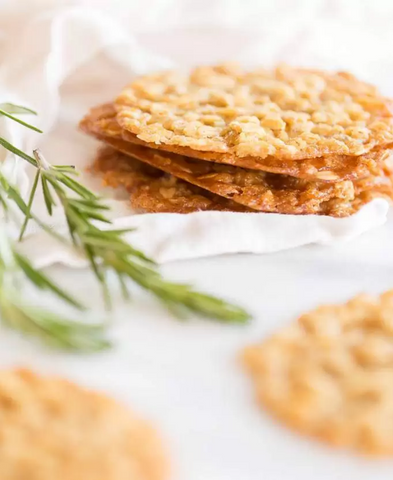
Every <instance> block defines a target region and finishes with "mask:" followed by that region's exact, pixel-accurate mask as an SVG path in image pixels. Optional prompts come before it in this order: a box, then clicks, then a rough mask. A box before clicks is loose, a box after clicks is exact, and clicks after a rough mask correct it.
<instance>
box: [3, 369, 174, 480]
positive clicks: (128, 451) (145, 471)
mask: <svg viewBox="0 0 393 480" xmlns="http://www.w3.org/2000/svg"><path fill="white" fill-rule="evenodd" d="M0 478H1V480H164V479H167V478H168V476H167V462H166V459H165V455H164V453H163V448H162V445H161V442H160V441H159V439H158V438H157V436H156V434H155V432H154V431H153V430H152V429H151V427H150V426H149V425H147V424H146V423H145V422H144V421H141V420H140V419H139V418H137V417H135V416H134V415H133V413H132V412H129V411H128V410H127V409H126V408H124V407H123V406H121V405H119V404H117V403H116V402H115V401H114V400H112V399H110V398H107V397H105V396H103V395H101V394H98V393H94V392H91V391H88V390H85V389H82V388H80V387H78V386H76V385H74V384H72V383H70V382H68V381H66V380H63V379H60V378H53V377H40V376H38V375H35V374H34V373H32V372H30V371H27V370H13V371H2V372H0Z"/></svg>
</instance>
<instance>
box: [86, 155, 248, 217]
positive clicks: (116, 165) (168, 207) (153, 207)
mask: <svg viewBox="0 0 393 480" xmlns="http://www.w3.org/2000/svg"><path fill="white" fill-rule="evenodd" d="M92 170H93V171H94V172H96V173H99V174H100V175H101V176H102V177H103V181H104V185H107V186H110V187H113V188H116V187H120V186H121V187H124V188H125V189H126V190H127V191H128V192H129V194H130V202H131V205H132V206H133V207H134V208H135V209H136V210H138V211H140V212H141V213H142V212H148V213H192V212H196V211H206V210H216V211H222V212H252V211H253V210H252V209H248V208H247V207H244V206H243V205H240V204H238V203H236V202H233V201H231V200H228V199H226V198H224V197H220V196H218V195H215V194H214V193H210V192H208V191H207V190H203V189H202V188H199V187H197V186H195V185H191V184H189V183H187V182H184V181H183V180H179V179H178V178H175V177H173V176H172V175H168V174H166V173H164V172H162V171H161V170H158V169H157V168H153V167H151V166H149V165H146V164H145V163H143V162H140V161H139V160H136V159H135V158H131V157H128V156H126V155H123V154H122V153H120V152H119V151H117V150H114V149H113V148H111V147H103V148H102V149H101V150H99V152H98V154H97V157H96V159H95V161H94V163H93V166H92Z"/></svg>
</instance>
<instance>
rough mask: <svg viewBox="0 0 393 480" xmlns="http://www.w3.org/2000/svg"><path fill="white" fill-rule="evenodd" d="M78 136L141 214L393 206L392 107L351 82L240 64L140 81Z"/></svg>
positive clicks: (346, 211) (88, 120)
mask: <svg viewBox="0 0 393 480" xmlns="http://www.w3.org/2000/svg"><path fill="white" fill-rule="evenodd" d="M80 126H81V128H82V129H83V130H84V131H85V132H87V133H88V134H90V135H92V136H94V137H96V138H98V139H99V140H102V141H103V142H104V144H105V145H106V146H105V147H104V148H103V149H102V150H101V151H100V153H99V155H98V157H97V159H96V160H95V163H94V167H93V168H94V170H95V171H97V172H100V173H101V174H102V175H103V177H104V181H105V183H106V184H107V185H110V186H113V187H117V186H120V185H122V186H124V187H125V188H126V189H127V190H128V191H129V192H130V197H131V203H132V205H133V207H135V208H137V209H139V210H142V211H145V212H177V213H189V212H194V211H199V210H223V211H238V212H272V213H281V214H318V215H329V216H335V217H344V216H348V215H352V214H353V213H355V212H356V211H357V210H359V208H360V207H361V206H363V205H364V204H366V203H368V202H370V201H371V200H372V199H374V198H377V197H385V198H392V197H393V182H392V179H393V175H392V171H393V163H392V160H391V159H390V153H391V151H392V149H393V108H392V101H391V100H390V99H388V98H385V97H383V96H382V95H381V94H380V93H379V91H378V90H377V89H376V88H375V87H374V86H372V85H369V84H367V83H364V82H362V81H360V80H358V79H356V78H355V77H354V76H352V75H350V74H348V73H343V72H339V73H328V72H322V71H316V70H306V69H299V68H291V67H288V66H280V67H277V68H275V69H272V70H265V69H256V70H250V71H246V70H244V69H242V68H240V67H238V66H236V65H218V66H209V67H198V68H196V69H194V70H193V71H191V72H190V73H184V72H173V71H165V72H162V73H158V74H153V75H147V76H143V77H140V78H137V79H136V80H134V81H133V82H132V83H131V84H130V85H128V86H127V87H126V88H125V89H124V90H123V91H122V92H121V93H120V95H119V96H118V98H117V99H116V100H115V101H114V102H113V103H110V104H105V105H100V106H98V107H95V108H93V109H92V110H91V111H90V112H89V114H88V115H87V116H86V117H85V118H84V119H83V120H82V121H81V124H80Z"/></svg>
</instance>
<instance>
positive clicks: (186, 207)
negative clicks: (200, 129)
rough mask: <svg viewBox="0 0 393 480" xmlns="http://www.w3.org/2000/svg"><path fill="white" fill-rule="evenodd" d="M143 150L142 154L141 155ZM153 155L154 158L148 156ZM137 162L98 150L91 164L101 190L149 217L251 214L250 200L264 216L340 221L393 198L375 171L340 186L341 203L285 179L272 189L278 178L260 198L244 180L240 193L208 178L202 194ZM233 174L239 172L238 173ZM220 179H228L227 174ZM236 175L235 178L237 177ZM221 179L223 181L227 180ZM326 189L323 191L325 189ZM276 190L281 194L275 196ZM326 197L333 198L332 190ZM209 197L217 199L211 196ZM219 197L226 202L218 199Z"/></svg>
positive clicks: (387, 180) (386, 172) (384, 177)
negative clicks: (117, 193) (117, 191)
mask: <svg viewBox="0 0 393 480" xmlns="http://www.w3.org/2000/svg"><path fill="white" fill-rule="evenodd" d="M106 142H107V143H108V144H109V145H111V146H113V147H115V148H116V149H118V150H119V151H127V147H128V144H127V146H126V148H125V149H123V148H122V147H121V145H120V146H119V145H118V143H119V141H118V140H111V139H109V138H107V139H106ZM120 143H122V142H120ZM123 143H124V142H123ZM132 148H135V146H132ZM140 148H142V147H140ZM145 150H146V149H145V148H143V151H145ZM148 150H149V149H148ZM149 152H151V150H149ZM155 155H156V154H155V153H154V154H153V156H155ZM138 158H140V159H142V158H143V159H144V161H143V163H142V162H140V161H138V160H137V159H136V157H135V156H134V157H130V156H128V155H127V156H126V155H122V154H121V153H115V151H114V150H113V149H111V148H110V147H109V148H104V149H103V150H101V152H100V153H99V155H98V157H97V159H96V161H95V163H94V170H95V171H97V172H99V173H101V174H103V177H104V182H105V183H106V184H107V185H110V186H112V187H115V188H116V187H117V186H120V185H121V186H125V187H126V188H127V190H128V191H129V192H130V193H131V203H132V205H133V206H134V207H135V208H143V209H144V210H146V211H150V212H159V211H160V212H165V211H166V212H177V213H190V212H193V211H197V210H227V211H228V210H229V211H256V210H255V209H254V208H250V207H252V205H251V204H252V203H253V202H252V201H250V199H252V198H255V202H258V204H259V205H260V204H261V202H262V201H264V206H265V208H266V210H265V211H270V212H277V213H290V214H298V213H318V214H322V215H331V216H335V217H345V216H348V215H352V214H353V213H355V212H357V211H358V210H359V209H360V208H361V207H362V206H363V205H365V204H366V203H368V202H370V201H371V200H373V199H374V198H377V197H385V198H389V199H391V198H392V197H393V185H392V175H391V171H390V169H388V168H387V167H386V169H382V168H381V169H380V172H379V176H374V177H368V178H366V179H363V180H358V181H357V182H354V184H352V182H346V183H349V184H350V186H349V187H348V192H349V195H346V196H345V193H346V192H345V190H342V192H343V193H342V196H341V197H340V196H339V194H338V195H336V196H335V195H334V194H332V195H331V196H330V197H329V196H328V194H329V191H328V192H327V195H326V196H325V198H327V200H325V201H323V194H324V193H323V190H322V191H321V192H318V190H316V188H313V187H312V185H311V186H310V187H308V189H307V188H304V189H303V190H300V189H298V185H296V186H295V184H296V183H299V182H300V181H299V180H297V179H295V178H291V177H287V178H286V182H287V183H286V184H285V183H284V180H283V179H280V178H278V179H277V184H275V181H276V179H275V178H274V177H280V176H279V175H271V177H272V178H271V179H270V182H271V185H270V190H268V192H262V194H261V193H260V189H261V186H260V185H256V187H255V191H254V185H253V184H252V182H248V181H247V178H246V179H245V180H244V182H243V183H244V185H245V187H242V183H241V182H240V180H239V179H238V178H237V176H235V177H234V178H233V181H235V180H236V181H237V182H238V183H237V184H236V185H231V184H230V182H229V181H227V182H226V183H225V182H223V180H220V179H215V178H212V177H210V178H209V177H208V178H203V179H202V180H201V181H200V182H198V185H200V186H201V187H203V189H202V188H198V186H195V185H193V184H190V183H188V182H186V181H182V180H179V179H178V178H175V177H174V176H173V175H168V174H164V173H163V172H160V171H159V170H157V169H156V168H154V167H153V166H152V165H156V164H155V163H154V162H151V165H146V164H145V162H146V158H145V157H143V156H141V157H139V156H138ZM149 163H150V162H149ZM160 168H162V166H160ZM165 170H166V171H170V169H168V168H165ZM238 170H240V171H241V169H238ZM177 173H179V172H177ZM184 173H185V174H184V175H181V176H182V178H183V179H186V180H190V181H192V182H193V183H196V181H198V180H195V178H194V177H193V176H192V173H190V170H186V171H185V172H184ZM226 175H227V176H228V175H229V174H226ZM236 175H241V172H239V173H238V174H236ZM177 176H180V175H177ZM202 176H203V175H202ZM225 178H226V180H228V179H227V177H225ZM225 178H224V180H225ZM305 183H306V182H305ZM310 183H311V182H310ZM326 186H329V185H328V184H327V185H325V187H326ZM136 187H140V188H136ZM242 188H244V191H245V192H246V193H241V192H240V193H237V194H234V195H230V194H229V192H230V191H231V189H232V192H236V191H238V190H241V189H242ZM278 188H280V189H281V190H278ZM286 188H287V189H288V193H287V194H286V193H285V189H286ZM340 188H342V187H340V186H338V188H337V192H340ZM206 189H207V190H206ZM275 189H276V190H275ZM209 190H211V191H209ZM331 191H332V192H334V190H331ZM212 192H215V193H218V192H221V193H220V194H217V195H215V194H214V193H212ZM224 194H225V195H226V196H227V197H228V199H226V198H223V197H222V196H219V195H224ZM259 195H265V197H264V198H259ZM232 199H233V200H232ZM246 199H248V201H249V203H250V205H248V206H246V205H243V204H242V202H244V203H247V202H246ZM317 207H318V209H317ZM269 209H270V210H269Z"/></svg>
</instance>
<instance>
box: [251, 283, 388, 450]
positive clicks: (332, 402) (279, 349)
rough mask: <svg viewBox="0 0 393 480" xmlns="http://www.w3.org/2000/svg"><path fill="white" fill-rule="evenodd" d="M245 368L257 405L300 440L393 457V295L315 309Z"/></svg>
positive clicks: (254, 349) (263, 346) (255, 352)
mask: <svg viewBox="0 0 393 480" xmlns="http://www.w3.org/2000/svg"><path fill="white" fill-rule="evenodd" d="M243 361H244V364H245V366H246V368H247V369H248V370H249V372H250V373H251V376H252V378H253V380H254V383H255V387H256V393H257V398H258V401H259V402H260V403H261V405H262V406H263V407H264V408H265V409H266V410H267V411H268V412H270V413H271V414H273V415H274V416H275V417H277V418H278V419H279V420H281V421H282V422H283V423H284V424H286V425H288V426H289V427H291V428H292V429H294V430H296V431H297V432H299V433H302V434H306V435H309V436H311V437H314V438H316V439H318V440H321V441H324V442H327V443H329V444H332V445H334V446H337V447H345V448H349V449H352V450H355V451H357V452H360V453H362V454H366V455H388V456H392V455H393V429H392V426H391V419H392V418H393V388H392V385H393V290H391V291H388V292H386V293H384V294H382V295H381V296H380V297H372V296H367V295H360V296H357V297H355V298H353V299H352V300H350V301H349V302H347V303H345V304H343V305H328V306H322V307H319V308H317V309H315V310H313V311H311V312H309V313H307V314H305V315H302V316H301V317H300V318H299V319H298V320H297V321H296V322H295V323H293V324H292V325H290V326H288V327H285V328H283V329H282V330H281V331H279V332H277V333H276V334H273V335H272V336H271V337H270V338H268V339H266V340H264V341H263V342H261V343H260V344H257V345H255V346H251V347H248V348H246V349H245V351H244V354H243Z"/></svg>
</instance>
